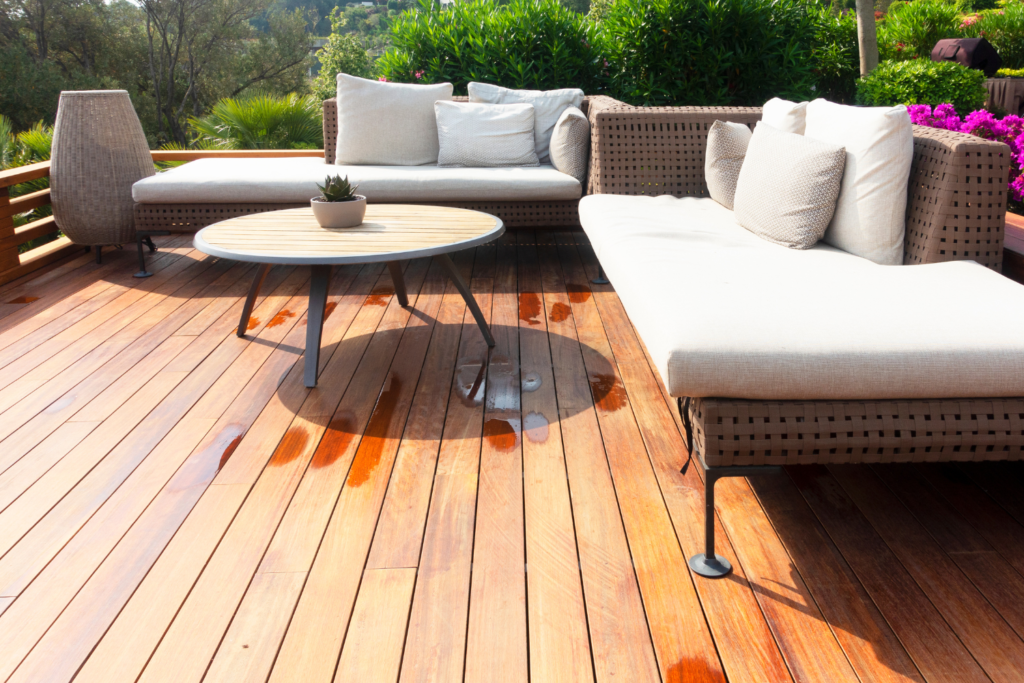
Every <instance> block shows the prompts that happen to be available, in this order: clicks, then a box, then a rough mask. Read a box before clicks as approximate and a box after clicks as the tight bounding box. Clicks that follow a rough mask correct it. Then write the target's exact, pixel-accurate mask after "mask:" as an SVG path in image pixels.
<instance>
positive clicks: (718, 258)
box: [580, 195, 1024, 400]
mask: <svg viewBox="0 0 1024 683" xmlns="http://www.w3.org/2000/svg"><path fill="white" fill-rule="evenodd" d="M580 219H581V221H582V223H583V227H584V229H585V230H586V232H587V235H589V237H590V240H591V242H592V243H593V245H594V249H595V251H596V252H597V256H598V258H599V259H600V260H601V264H602V265H603V266H604V270H605V272H606V273H607V275H608V278H609V279H610V280H611V282H612V284H613V285H614V286H615V289H616V291H617V292H618V295H619V298H620V299H621V300H622V304H623V306H624V307H625V309H626V312H627V313H628V314H629V317H630V319H631V320H632V321H633V324H634V325H635V326H636V329H637V331H638V332H639V334H640V337H641V338H642V339H643V341H644V343H645V344H646V345H647V348H648V349H649V350H650V352H651V356H652V357H653V359H654V362H655V365H656V366H657V368H658V370H659V371H660V372H661V376H662V378H663V379H664V380H665V383H666V385H667V386H668V388H669V391H670V392H671V394H672V395H673V396H694V397H709V396H716V397H723V398H749V399H777V400H798V399H819V400H855V399H900V398H907V399H911V398H959V397H998V396H1024V319H1022V318H1021V317H1020V316H1013V315H1007V313H1006V312H1007V311H1014V310H1024V287H1021V286H1020V285H1018V284H1016V283H1015V282H1013V281H1011V280H1009V279H1007V278H1005V277H1003V276H1001V275H999V274H998V273H995V272H993V271H991V270H989V269H987V268H984V267H983V266H980V265H978V264H976V263H973V262H969V261H954V262H949V263H939V264H930V265H921V266H881V265H878V264H876V263H872V262H871V261H869V260H867V259H864V258H860V257H857V256H853V255H852V254H848V253H846V252H844V251H841V250H839V249H836V248H834V247H831V246H828V245H825V244H823V243H819V244H818V245H817V246H815V247H813V248H811V249H809V250H806V251H795V250H792V249H787V248H785V247H782V246H779V245H775V244H771V243H770V242H766V241H764V240H762V239H760V238H759V237H757V236H756V235H754V234H752V233H750V232H748V231H746V230H744V229H743V228H742V227H740V226H739V225H737V224H736V223H735V221H734V220H733V216H732V212H730V211H729V210H728V209H726V208H724V207H723V206H721V205H720V204H718V203H717V202H715V201H714V200H712V199H709V198H682V199H676V198H674V197H670V196H663V197H657V198H651V197H629V196H615V195H591V196H588V197H585V198H584V199H583V200H582V201H581V202H580Z"/></svg>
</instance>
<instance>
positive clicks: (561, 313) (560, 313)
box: [548, 301, 572, 323]
mask: <svg viewBox="0 0 1024 683" xmlns="http://www.w3.org/2000/svg"><path fill="white" fill-rule="evenodd" d="M570 315H572V309H571V308H569V306H568V305H566V304H563V303H562V302H561V301H559V302H557V303H555V305H554V306H552V307H551V314H550V315H549V316H548V317H549V318H550V319H551V322H553V323H561V322H565V320H566V319H567V318H568V317H569V316H570Z"/></svg>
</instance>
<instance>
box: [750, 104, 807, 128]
mask: <svg viewBox="0 0 1024 683" xmlns="http://www.w3.org/2000/svg"><path fill="white" fill-rule="evenodd" d="M761 120H762V121H764V122H765V123H767V124H768V125H769V126H771V127H772V128H775V129H777V130H781V131H782V132H784V133H796V134H797V135H803V134H804V127H805V125H806V122H807V103H806V102H790V101H789V100H782V99H779V98H778V97H773V98H771V99H770V100H768V101H767V102H765V103H764V106H763V107H762V108H761Z"/></svg>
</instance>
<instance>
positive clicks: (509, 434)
mask: <svg viewBox="0 0 1024 683" xmlns="http://www.w3.org/2000/svg"><path fill="white" fill-rule="evenodd" d="M484 438H485V439H487V443H488V444H489V445H490V446H491V447H492V448H494V450H496V451H499V452H501V453H509V452H511V451H514V450H515V448H516V445H517V444H518V443H519V435H518V434H516V429H515V427H513V426H512V423H511V422H509V421H508V420H502V419H499V418H491V419H490V420H487V422H484Z"/></svg>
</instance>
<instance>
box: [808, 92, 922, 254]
mask: <svg viewBox="0 0 1024 683" xmlns="http://www.w3.org/2000/svg"><path fill="white" fill-rule="evenodd" d="M806 136H807V137H809V138H814V139H815V140H821V141H823V142H828V143H831V144H833V145H839V146H842V147H845V148H846V174H845V175H844V176H843V185H842V190H841V191H840V192H839V203H838V204H837V205H836V213H835V215H834V216H833V217H832V223H831V224H830V225H829V227H828V232H826V233H825V242H826V243H827V244H831V245H832V246H834V247H838V248H840V249H842V250H843V251H848V252H850V253H851V254H856V255H857V256H862V257H864V258H866V259H869V260H871V261H874V262H875V263H881V264H882V265H890V266H897V265H901V264H902V263H903V237H904V234H905V232H906V210H907V183H908V182H909V180H910V165H911V163H912V162H913V160H914V129H913V126H912V125H911V123H910V116H909V115H908V114H907V108H906V107H904V106H902V105H901V106H898V107H848V106H845V105H841V104H835V103H833V102H828V101H826V100H814V101H813V102H811V104H810V105H809V106H808V107H807V132H806Z"/></svg>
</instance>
